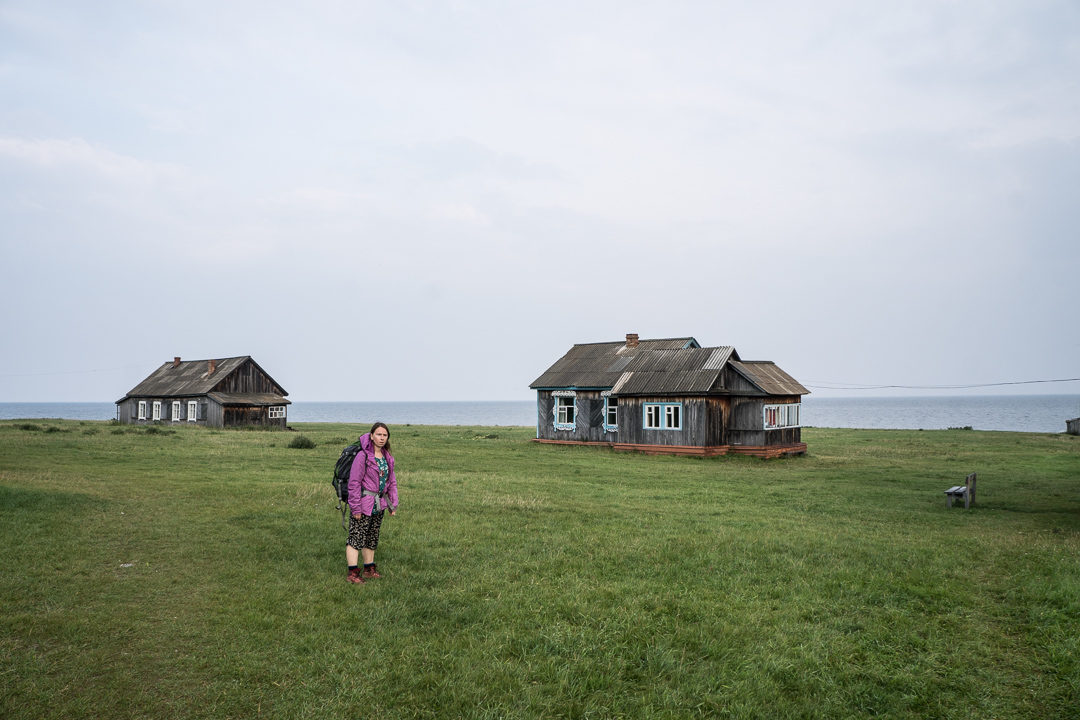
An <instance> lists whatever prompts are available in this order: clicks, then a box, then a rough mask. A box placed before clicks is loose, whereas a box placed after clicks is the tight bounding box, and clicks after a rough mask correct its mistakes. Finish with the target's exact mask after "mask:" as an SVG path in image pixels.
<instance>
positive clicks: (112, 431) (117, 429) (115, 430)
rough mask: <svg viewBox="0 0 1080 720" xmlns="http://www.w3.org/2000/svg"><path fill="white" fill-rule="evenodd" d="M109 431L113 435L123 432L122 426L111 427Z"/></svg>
mask: <svg viewBox="0 0 1080 720" xmlns="http://www.w3.org/2000/svg"><path fill="white" fill-rule="evenodd" d="M109 432H110V433H111V434H113V435H123V434H124V428H113V429H112V430H110V431H109Z"/></svg>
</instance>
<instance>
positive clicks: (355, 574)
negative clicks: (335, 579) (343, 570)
mask: <svg viewBox="0 0 1080 720" xmlns="http://www.w3.org/2000/svg"><path fill="white" fill-rule="evenodd" d="M345 579H346V580H347V581H349V582H351V583H355V584H357V585H363V584H364V583H366V582H367V580H365V579H364V576H363V575H361V574H360V568H350V569H349V573H348V575H346V576H345Z"/></svg>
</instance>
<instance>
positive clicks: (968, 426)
mask: <svg viewBox="0 0 1080 720" xmlns="http://www.w3.org/2000/svg"><path fill="white" fill-rule="evenodd" d="M949 429H950V430H971V429H972V427H971V426H970V425H964V426H963V427H951V428H949Z"/></svg>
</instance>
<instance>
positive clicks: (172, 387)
mask: <svg viewBox="0 0 1080 720" xmlns="http://www.w3.org/2000/svg"><path fill="white" fill-rule="evenodd" d="M249 360H251V356H250V355H243V356H241V357H231V358H223V359H221V360H215V361H214V362H215V367H214V374H213V375H209V374H208V373H207V370H209V363H210V361H209V360H184V361H181V363H180V364H179V365H177V366H176V367H173V363H172V362H167V363H165V364H164V365H162V366H161V367H159V368H158V369H157V370H155V371H154V372H152V373H150V375H149V377H147V378H146V379H145V380H143V381H142V382H141V383H139V384H138V385H136V386H135V387H134V388H132V389H131V390H129V391H128V393H127V395H125V396H124V397H188V396H192V395H206V394H207V393H208V392H210V391H211V390H213V389H214V386H215V385H217V384H218V383H219V382H221V381H222V380H224V379H225V378H226V377H227V376H228V375H229V374H230V373H232V372H233V371H235V370H237V369H238V368H239V367H240V366H241V365H243V364H244V363H245V362H247V361H249ZM251 362H253V363H255V361H254V360H251ZM255 365H256V366H258V363H255ZM259 370H260V371H262V372H263V373H264V374H266V371H265V370H262V368H259ZM266 376H267V377H268V378H270V376H269V374H267V375H266ZM270 380H271V381H273V378H270ZM274 384H275V385H276V384H277V383H276V382H275V383H274ZM278 387H280V385H279V386H278ZM284 394H285V395H288V393H284ZM122 400H123V398H121V401H122ZM118 402H119V401H118Z"/></svg>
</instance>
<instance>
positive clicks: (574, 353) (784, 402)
mask: <svg viewBox="0 0 1080 720" xmlns="http://www.w3.org/2000/svg"><path fill="white" fill-rule="evenodd" d="M529 387H530V388H533V389H534V390H536V407H537V423H536V440H537V441H538V442H547V443H566V444H588V445H593V444H598V445H607V446H610V447H613V448H615V449H616V450H637V451H640V452H646V453H672V454H676V455H701V456H711V455H723V454H725V453H742V454H748V455H756V456H759V457H777V456H780V455H788V454H796V453H804V452H806V444H805V443H803V442H802V436H801V426H800V423H799V415H800V410H801V408H802V396H803V395H806V394H808V393H809V392H810V391H809V390H807V389H806V388H804V387H803V386H802V385H800V384H799V383H798V382H796V381H795V379H794V378H792V377H791V376H790V375H788V374H787V373H785V372H784V371H783V370H781V369H780V368H779V367H777V366H776V365H775V364H774V363H772V362H767V361H745V360H742V359H740V358H739V354H738V353H737V352H736V351H735V348H733V347H711V348H703V347H701V345H699V344H698V342H697V340H695V339H694V338H692V337H687V338H671V339H666V340H640V341H639V340H638V336H637V335H627V336H626V341H625V342H606V343H587V344H580V345H574V347H572V348H570V351H569V352H567V353H566V354H565V355H563V356H562V358H560V359H559V361H558V362H556V363H555V364H554V365H552V366H551V367H550V368H548V369H547V371H546V372H545V373H544V374H543V375H541V376H540V377H538V378H537V379H536V380H535V381H534V382H533V383H532V384H531V385H530V386H529Z"/></svg>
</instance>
